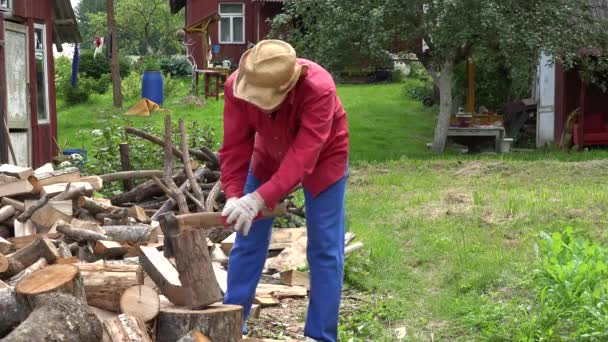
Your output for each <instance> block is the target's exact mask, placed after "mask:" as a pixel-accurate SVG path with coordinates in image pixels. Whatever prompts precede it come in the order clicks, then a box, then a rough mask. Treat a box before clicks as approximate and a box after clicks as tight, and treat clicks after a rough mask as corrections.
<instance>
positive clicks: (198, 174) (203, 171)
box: [150, 167, 210, 221]
mask: <svg viewBox="0 0 608 342" xmlns="http://www.w3.org/2000/svg"><path fill="white" fill-rule="evenodd" d="M209 172H210V170H209V169H207V168H204V167H199V168H198V169H196V171H194V178H195V179H197V180H198V179H201V178H204V177H205V175H207V174H208V173H209ZM179 191H181V192H186V191H190V181H188V180H186V181H185V182H184V183H183V184H182V185H181V186H180V187H179ZM175 204H176V202H175V200H174V199H173V198H169V199H168V200H167V201H166V202H165V204H163V206H162V207H161V208H160V209H158V210H157V211H156V213H155V214H154V215H152V217H151V218H150V220H152V221H158V218H159V217H160V216H161V215H163V214H166V213H167V212H169V211H171V209H173V207H175Z"/></svg>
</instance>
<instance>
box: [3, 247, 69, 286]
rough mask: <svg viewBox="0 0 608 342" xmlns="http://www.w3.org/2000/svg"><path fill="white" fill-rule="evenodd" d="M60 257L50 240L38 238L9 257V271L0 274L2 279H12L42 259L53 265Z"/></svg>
mask: <svg viewBox="0 0 608 342" xmlns="http://www.w3.org/2000/svg"><path fill="white" fill-rule="evenodd" d="M58 257H59V252H58V251H57V248H55V246H53V243H52V242H51V241H50V240H49V239H47V238H38V239H36V240H34V241H33V242H32V243H30V244H29V245H27V246H25V247H23V248H22V249H20V250H18V251H17V252H15V253H14V254H11V255H10V256H9V257H8V269H7V270H6V271H4V272H0V278H2V279H6V278H9V277H12V276H14V275H15V274H17V273H19V272H21V271H23V270H24V269H26V268H27V267H29V266H30V265H32V264H33V263H35V262H36V261H38V260H39V259H40V258H45V259H46V260H47V261H48V262H49V263H52V262H54V261H55V260H56V259H57V258H58Z"/></svg>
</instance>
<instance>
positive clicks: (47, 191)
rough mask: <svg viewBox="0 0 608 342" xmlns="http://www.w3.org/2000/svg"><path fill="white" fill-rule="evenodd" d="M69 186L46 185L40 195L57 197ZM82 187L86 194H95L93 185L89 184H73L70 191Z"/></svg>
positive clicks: (65, 184)
mask: <svg viewBox="0 0 608 342" xmlns="http://www.w3.org/2000/svg"><path fill="white" fill-rule="evenodd" d="M67 185H68V183H57V184H50V185H45V186H43V187H42V188H41V190H40V195H49V197H53V196H57V195H59V194H60V193H62V192H63V191H64V190H65V187H66V186H67ZM80 187H84V190H85V193H87V194H89V195H90V194H92V193H93V190H94V189H93V187H92V186H91V184H89V183H86V182H73V183H71V184H70V189H77V188H80Z"/></svg>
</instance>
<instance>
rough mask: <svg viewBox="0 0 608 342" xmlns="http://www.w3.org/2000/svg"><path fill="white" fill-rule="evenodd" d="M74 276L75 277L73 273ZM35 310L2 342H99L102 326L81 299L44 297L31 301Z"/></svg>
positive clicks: (56, 296) (51, 295) (44, 295)
mask: <svg viewBox="0 0 608 342" xmlns="http://www.w3.org/2000/svg"><path fill="white" fill-rule="evenodd" d="M76 274H77V273H76ZM30 303H31V304H33V307H34V310H33V311H32V313H31V314H30V315H29V316H28V317H27V319H26V320H25V321H23V322H22V323H21V324H20V325H19V326H18V327H17V328H15V330H13V331H12V332H11V333H10V334H9V335H8V336H6V338H4V339H3V340H2V342H23V341H57V342H72V341H79V342H98V341H100V340H101V338H102V326H101V322H99V319H97V317H96V316H95V313H93V311H92V310H90V309H89V307H88V306H87V305H86V304H85V303H84V302H82V301H81V300H80V299H78V298H76V297H74V296H73V295H71V294H66V293H46V294H42V295H38V296H36V297H35V298H33V300H31V301H30Z"/></svg>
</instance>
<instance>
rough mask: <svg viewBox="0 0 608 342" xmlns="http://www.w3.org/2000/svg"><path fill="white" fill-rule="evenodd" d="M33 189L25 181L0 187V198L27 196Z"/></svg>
mask: <svg viewBox="0 0 608 342" xmlns="http://www.w3.org/2000/svg"><path fill="white" fill-rule="evenodd" d="M33 189H34V187H33V186H32V184H30V182H28V181H27V180H18V181H16V182H13V183H8V184H2V185H0V197H8V196H14V195H23V194H29V193H31V192H32V190H33Z"/></svg>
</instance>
